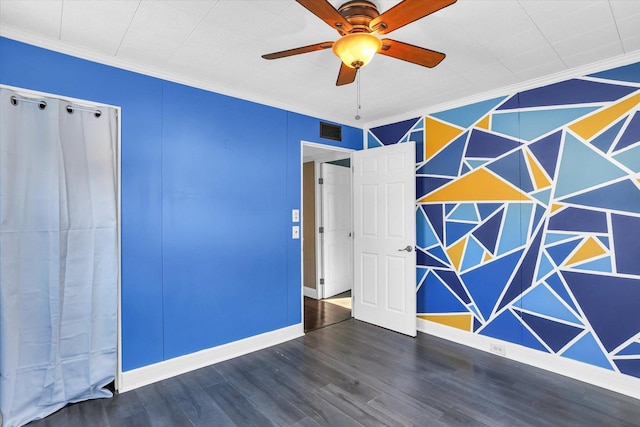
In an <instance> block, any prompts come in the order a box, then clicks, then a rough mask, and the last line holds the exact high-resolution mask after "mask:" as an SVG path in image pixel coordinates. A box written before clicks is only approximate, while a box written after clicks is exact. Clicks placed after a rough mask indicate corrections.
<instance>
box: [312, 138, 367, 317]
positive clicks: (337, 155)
mask: <svg viewBox="0 0 640 427" xmlns="http://www.w3.org/2000/svg"><path fill="white" fill-rule="evenodd" d="M304 147H316V148H322V149H323V150H326V151H327V152H326V153H325V154H318V155H315V156H312V157H311V158H307V159H306V160H305V158H304ZM354 151H355V150H353V149H352V148H345V147H336V146H333V145H327V144H321V143H318V142H311V141H305V140H301V141H300V205H301V206H302V205H303V201H304V174H303V170H302V168H303V165H304V163H305V162H314V165H313V167H314V173H315V178H316V181H315V182H314V192H315V198H316V220H317V219H318V218H321V217H322V211H321V209H320V206H319V203H317V201H318V200H320V197H321V195H320V189H319V185H318V181H317V178H318V177H319V176H320V172H319V171H320V163H319V162H330V161H333V160H340V159H344V158H346V157H349V159H351V157H352V153H353V152H354ZM351 191H352V194H353V189H352V190H351ZM300 212H301V216H300V236H301V239H300V266H301V267H300V283H301V286H302V295H301V297H300V298H301V307H300V310H301V311H302V319H304V297H305V296H306V297H309V298H314V299H321V298H322V295H320V292H319V289H320V278H321V277H322V271H321V268H322V262H321V261H322V260H321V259H320V257H321V256H322V246H321V242H320V239H321V236H320V234H319V232H318V227H316V230H315V233H316V289H311V288H307V287H306V286H304V244H303V241H302V239H303V237H302V236H304V230H303V228H304V220H303V219H304V211H303V209H300ZM316 225H317V226H318V223H316ZM303 323H304V320H303Z"/></svg>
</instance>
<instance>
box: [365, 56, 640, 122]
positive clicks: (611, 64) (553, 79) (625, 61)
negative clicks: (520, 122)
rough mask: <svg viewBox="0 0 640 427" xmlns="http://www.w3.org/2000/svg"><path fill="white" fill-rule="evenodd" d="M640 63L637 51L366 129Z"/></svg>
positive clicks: (407, 113) (404, 116)
mask: <svg viewBox="0 0 640 427" xmlns="http://www.w3.org/2000/svg"><path fill="white" fill-rule="evenodd" d="M639 61H640V50H636V51H634V52H630V53H626V54H623V55H618V56H614V57H612V58H607V59H605V60H602V61H597V62H594V63H591V64H587V65H582V66H580V67H575V68H570V69H567V70H564V71H561V72H558V73H554V74H550V75H547V76H543V77H538V78H535V79H531V80H527V81H525V82H521V83H516V84H513V85H509V86H503V87H501V88H498V89H493V90H490V91H486V92H482V93H478V94H475V95H471V96H467V97H464V98H459V99H456V100H453V101H450V102H445V103H441V104H437V105H432V106H429V107H425V108H421V109H418V110H413V111H410V112H406V113H402V114H397V115H395V116H390V117H388V118H385V119H381V120H373V121H370V122H366V123H364V124H363V127H364V130H365V133H366V131H368V130H369V129H371V128H374V127H378V126H384V125H387V124H391V123H397V122H401V121H404V120H409V119H413V118H416V117H424V116H426V115H428V114H432V113H437V112H441V111H447V110H450V109H452V108H457V107H462V106H465V105H470V104H474V103H476V102H481V101H486V100H488V99H492V98H498V97H500V96H509V95H511V94H514V93H517V92H522V91H525V90H530V89H535V88H538V87H542V86H546V85H549V84H553V83H559V82H561V81H564V80H568V79H572V78H576V77H583V76H585V75H588V74H593V73H597V72H600V71H605V70H608V69H611V68H617V67H622V66H624V65H629V64H633V63H634V62H639Z"/></svg>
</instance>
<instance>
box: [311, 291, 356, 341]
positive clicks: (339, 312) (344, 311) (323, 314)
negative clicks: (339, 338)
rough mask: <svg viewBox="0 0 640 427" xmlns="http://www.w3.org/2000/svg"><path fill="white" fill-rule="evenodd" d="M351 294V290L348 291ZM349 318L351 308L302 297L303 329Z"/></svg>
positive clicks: (312, 328)
mask: <svg viewBox="0 0 640 427" xmlns="http://www.w3.org/2000/svg"><path fill="white" fill-rule="evenodd" d="M345 294H346V293H345ZM348 294H349V296H351V292H348ZM350 318H351V310H350V309H348V308H344V307H340V306H339V305H335V304H331V303H330V302H327V301H326V300H316V299H313V298H309V297H304V331H305V332H308V331H312V330H314V329H318V328H324V327H325V326H329V325H333V324H334V323H338V322H342V321H344V320H347V319H350Z"/></svg>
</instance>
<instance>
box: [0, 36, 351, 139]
mask: <svg viewBox="0 0 640 427" xmlns="http://www.w3.org/2000/svg"><path fill="white" fill-rule="evenodd" d="M0 36H1V37H5V38H7V39H11V40H15V41H17V42H22V43H27V44H30V45H33V46H36V47H40V48H43V49H48V50H52V51H54V52H58V53H62V54H65V55H69V56H73V57H76V58H80V59H84V60H87V61H92V62H96V63H99V64H102V65H107V66H110V67H115V68H119V69H122V70H126V71H131V72H134V73H139V74H143V75H146V76H150V77H155V78H158V79H161V80H166V81H169V82H172V83H178V84H183V85H186V86H190V87H194V88H197V89H202V90H206V91H208V92H214V93H217V94H220V95H225V96H230V97H233V98H237V99H242V100H244V101H249V102H254V103H257V104H261V105H266V106H268V107H274V108H279V109H281V110H285V111H289V112H292V113H297V114H303V115H306V116H311V117H315V118H318V119H321V120H325V121H329V122H333V123H340V124H343V125H348V126H352V127H356V128H358V129H362V123H358V122H355V121H354V120H345V118H344V117H336V116H332V115H329V116H327V115H326V114H324V113H321V112H320V111H318V110H303V109H300V107H298V106H296V105H291V104H288V103H286V102H278V101H275V100H273V99H267V98H262V97H259V96H251V95H250V94H248V93H247V92H241V91H237V90H233V89H230V88H228V87H224V86H220V85H216V84H215V83H212V82H210V81H204V80H199V79H193V78H190V77H187V76H185V75H182V74H177V73H170V72H167V71H165V70H163V69H161V68H158V67H151V66H147V65H143V64H140V63H138V62H136V61H131V60H128V59H123V58H118V57H116V56H113V55H108V54H106V53H99V52H95V51H92V50H90V49H87V48H85V47H82V46H78V45H74V44H71V43H66V42H63V41H60V40H54V39H51V38H47V37H42V36H40V35H37V34H33V33H29V32H27V31H24V30H21V29H18V28H15V27H11V26H7V25H2V26H0Z"/></svg>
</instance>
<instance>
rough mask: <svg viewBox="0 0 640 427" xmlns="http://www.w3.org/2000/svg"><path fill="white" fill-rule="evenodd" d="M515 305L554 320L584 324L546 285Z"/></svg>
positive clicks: (534, 289)
mask: <svg viewBox="0 0 640 427" xmlns="http://www.w3.org/2000/svg"><path fill="white" fill-rule="evenodd" d="M514 305H516V306H518V307H520V308H522V309H524V310H528V311H531V312H534V313H538V314H542V315H545V316H549V317H553V318H554V319H560V320H565V321H567V322H572V323H577V324H580V325H581V324H582V322H581V321H580V319H578V318H577V317H576V316H575V315H574V314H573V313H571V312H570V311H569V309H568V308H567V307H565V306H564V305H563V304H562V303H561V302H560V301H559V300H558V298H556V296H555V295H553V294H552V293H551V291H549V289H548V288H547V287H546V286H544V285H538V286H536V287H535V288H533V289H532V290H531V291H529V292H527V294H526V295H524V296H523V297H522V298H520V300H518V301H517V302H516V303H515V304H514Z"/></svg>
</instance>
